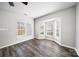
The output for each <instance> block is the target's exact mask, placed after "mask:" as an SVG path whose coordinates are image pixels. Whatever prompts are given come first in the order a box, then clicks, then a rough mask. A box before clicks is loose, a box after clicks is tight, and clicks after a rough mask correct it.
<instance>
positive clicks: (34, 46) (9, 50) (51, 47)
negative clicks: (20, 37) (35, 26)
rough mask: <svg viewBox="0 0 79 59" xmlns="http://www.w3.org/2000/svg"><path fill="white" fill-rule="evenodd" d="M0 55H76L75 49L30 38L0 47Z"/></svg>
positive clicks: (49, 41)
mask: <svg viewBox="0 0 79 59" xmlns="http://www.w3.org/2000/svg"><path fill="white" fill-rule="evenodd" d="M0 56H1V57H78V55H77V53H76V52H75V50H73V49H70V48H67V47H62V46H60V45H58V44H57V43H56V42H53V41H51V40H46V39H43V40H41V39H40V40H39V39H32V40H29V41H25V42H22V43H19V44H16V45H13V46H9V47H6V48H3V49H0Z"/></svg>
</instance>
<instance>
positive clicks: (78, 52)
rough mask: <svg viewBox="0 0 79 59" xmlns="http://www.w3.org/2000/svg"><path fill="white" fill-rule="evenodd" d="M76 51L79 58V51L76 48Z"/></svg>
mask: <svg viewBox="0 0 79 59" xmlns="http://www.w3.org/2000/svg"><path fill="white" fill-rule="evenodd" d="M75 51H76V52H77V54H78V56H79V51H78V50H77V49H76V48H75Z"/></svg>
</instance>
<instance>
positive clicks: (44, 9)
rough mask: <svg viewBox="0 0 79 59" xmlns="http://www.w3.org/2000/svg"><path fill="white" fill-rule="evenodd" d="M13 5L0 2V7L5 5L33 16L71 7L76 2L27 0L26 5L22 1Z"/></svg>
mask: <svg viewBox="0 0 79 59" xmlns="http://www.w3.org/2000/svg"><path fill="white" fill-rule="evenodd" d="M14 4H15V6H14V7H7V6H8V5H9V4H6V3H0V8H3V7H5V8H6V9H12V10H15V11H16V10H17V12H21V13H24V14H27V15H29V16H31V17H33V18H37V17H40V16H43V15H45V14H48V13H50V12H55V11H58V10H61V9H64V8H68V7H71V6H73V5H75V4H76V2H29V3H28V5H24V4H22V3H17V2H15V3H14Z"/></svg>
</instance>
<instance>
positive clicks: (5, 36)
mask: <svg viewBox="0 0 79 59" xmlns="http://www.w3.org/2000/svg"><path fill="white" fill-rule="evenodd" d="M5 4H6V8H5V6H3V7H2V6H1V5H0V48H3V47H6V46H10V45H13V44H17V43H20V42H23V41H26V40H29V39H32V38H34V26H33V25H34V22H33V18H32V17H29V16H27V15H24V13H19V12H18V10H17V9H16V8H15V7H11V6H9V5H8V3H3V5H5ZM12 9H13V10H12ZM14 9H15V11H14ZM20 11H21V9H20ZM18 21H23V22H25V23H30V24H31V25H32V35H29V36H27V34H25V36H24V37H20V38H19V37H18V36H17V35H16V28H17V22H18ZM2 29H4V30H2ZM26 29H27V28H26Z"/></svg>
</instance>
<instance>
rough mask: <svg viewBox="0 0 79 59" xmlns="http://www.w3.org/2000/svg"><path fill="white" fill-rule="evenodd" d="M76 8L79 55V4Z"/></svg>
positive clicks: (78, 48)
mask: <svg viewBox="0 0 79 59" xmlns="http://www.w3.org/2000/svg"><path fill="white" fill-rule="evenodd" d="M76 7H77V8H76V49H77V52H78V55H79V3H78V4H77V6H76Z"/></svg>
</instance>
